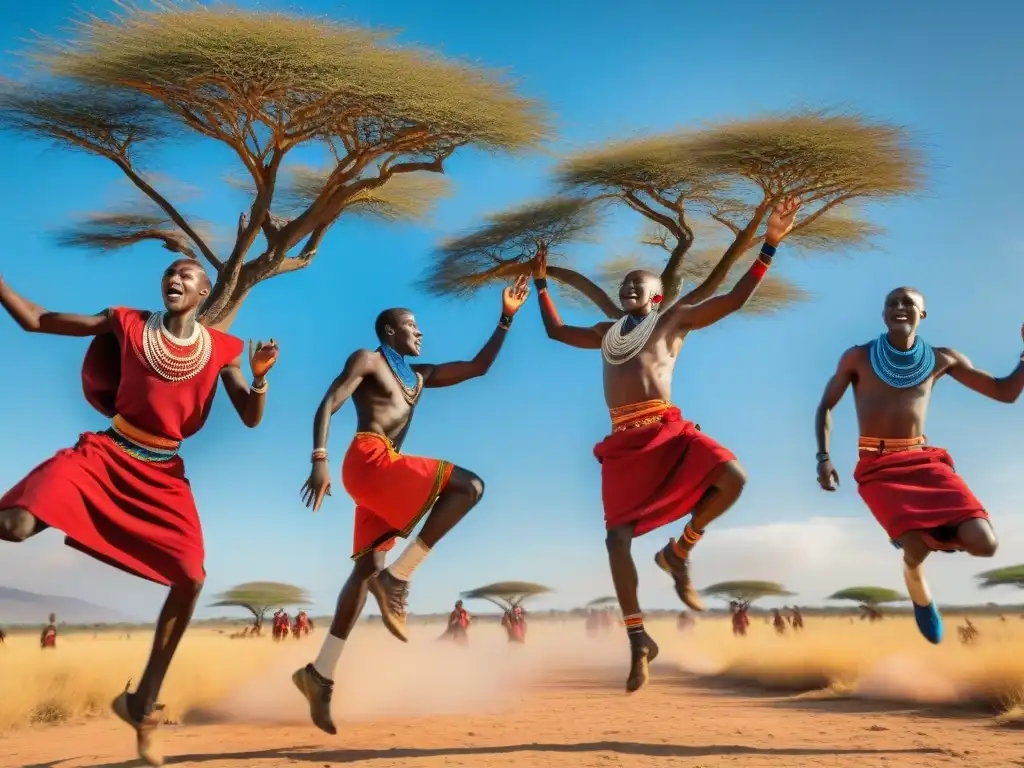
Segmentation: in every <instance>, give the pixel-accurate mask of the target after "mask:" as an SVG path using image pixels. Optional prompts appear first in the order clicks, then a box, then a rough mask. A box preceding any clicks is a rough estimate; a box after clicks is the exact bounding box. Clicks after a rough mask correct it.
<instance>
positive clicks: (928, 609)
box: [912, 600, 942, 645]
mask: <svg viewBox="0 0 1024 768" xmlns="http://www.w3.org/2000/svg"><path fill="white" fill-rule="evenodd" d="M912 605H913V606H914V620H915V621H916V622H917V628H918V629H919V630H920V631H921V634H922V635H924V639H925V640H927V641H928V642H929V643H932V644H933V645H938V644H939V643H941V642H942V616H941V615H940V614H939V609H938V608H937V607H936V606H935V601H934V600H933V601H932V602H930V603H928V605H926V606H924V607H923V608H922V607H921V606H920V605H918V604H917V603H912Z"/></svg>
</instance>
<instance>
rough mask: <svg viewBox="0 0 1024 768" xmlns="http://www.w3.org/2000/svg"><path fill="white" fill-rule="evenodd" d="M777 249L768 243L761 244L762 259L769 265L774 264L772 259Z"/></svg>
mask: <svg viewBox="0 0 1024 768" xmlns="http://www.w3.org/2000/svg"><path fill="white" fill-rule="evenodd" d="M775 251H776V247H775V246H774V245H771V244H769V243H767V242H765V243H761V253H760V257H761V258H762V259H764V260H765V261H767V262H768V263H769V264H771V262H772V258H774V256H775Z"/></svg>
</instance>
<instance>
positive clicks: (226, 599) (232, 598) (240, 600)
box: [210, 581, 309, 630]
mask: <svg viewBox="0 0 1024 768" xmlns="http://www.w3.org/2000/svg"><path fill="white" fill-rule="evenodd" d="M295 605H309V593H308V592H307V591H306V590H305V589H303V588H302V587H296V586H294V585H293V584H282V583H281V582H277V581H249V582H246V583H245V584H239V585H238V586H235V587H232V588H231V589H229V590H226V591H224V592H221V593H220V594H219V595H216V602H214V603H211V604H210V607H211V608H245V609H246V610H247V611H249V613H251V614H252V616H253V627H254V628H255V629H257V630H258V629H262V627H263V619H264V618H265V617H266V615H267V611H269V610H271V609H272V608H285V607H288V606H295Z"/></svg>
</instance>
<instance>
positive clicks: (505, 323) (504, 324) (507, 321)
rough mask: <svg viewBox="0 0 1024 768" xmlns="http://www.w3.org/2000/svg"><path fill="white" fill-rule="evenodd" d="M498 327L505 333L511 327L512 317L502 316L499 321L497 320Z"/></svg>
mask: <svg viewBox="0 0 1024 768" xmlns="http://www.w3.org/2000/svg"><path fill="white" fill-rule="evenodd" d="M498 327H499V328H504V329H505V330H506V331H507V330H508V329H509V328H511V327H512V315H502V316H501V319H499V320H498Z"/></svg>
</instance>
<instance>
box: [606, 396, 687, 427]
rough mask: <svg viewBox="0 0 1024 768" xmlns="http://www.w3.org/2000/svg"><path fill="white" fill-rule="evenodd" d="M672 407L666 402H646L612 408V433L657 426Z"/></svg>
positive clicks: (610, 411)
mask: <svg viewBox="0 0 1024 768" xmlns="http://www.w3.org/2000/svg"><path fill="white" fill-rule="evenodd" d="M671 407H672V404H671V403H667V402H665V401H664V400H645V401H644V402H642V403H633V404H631V405H622V406H619V407H618V408H611V409H609V413H610V414H611V417H612V432H625V431H626V430H627V429H637V428H639V427H649V426H651V424H657V423H658V422H659V421H661V418H662V415H663V414H664V413H665V411H667V410H668V409H669V408H671Z"/></svg>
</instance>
